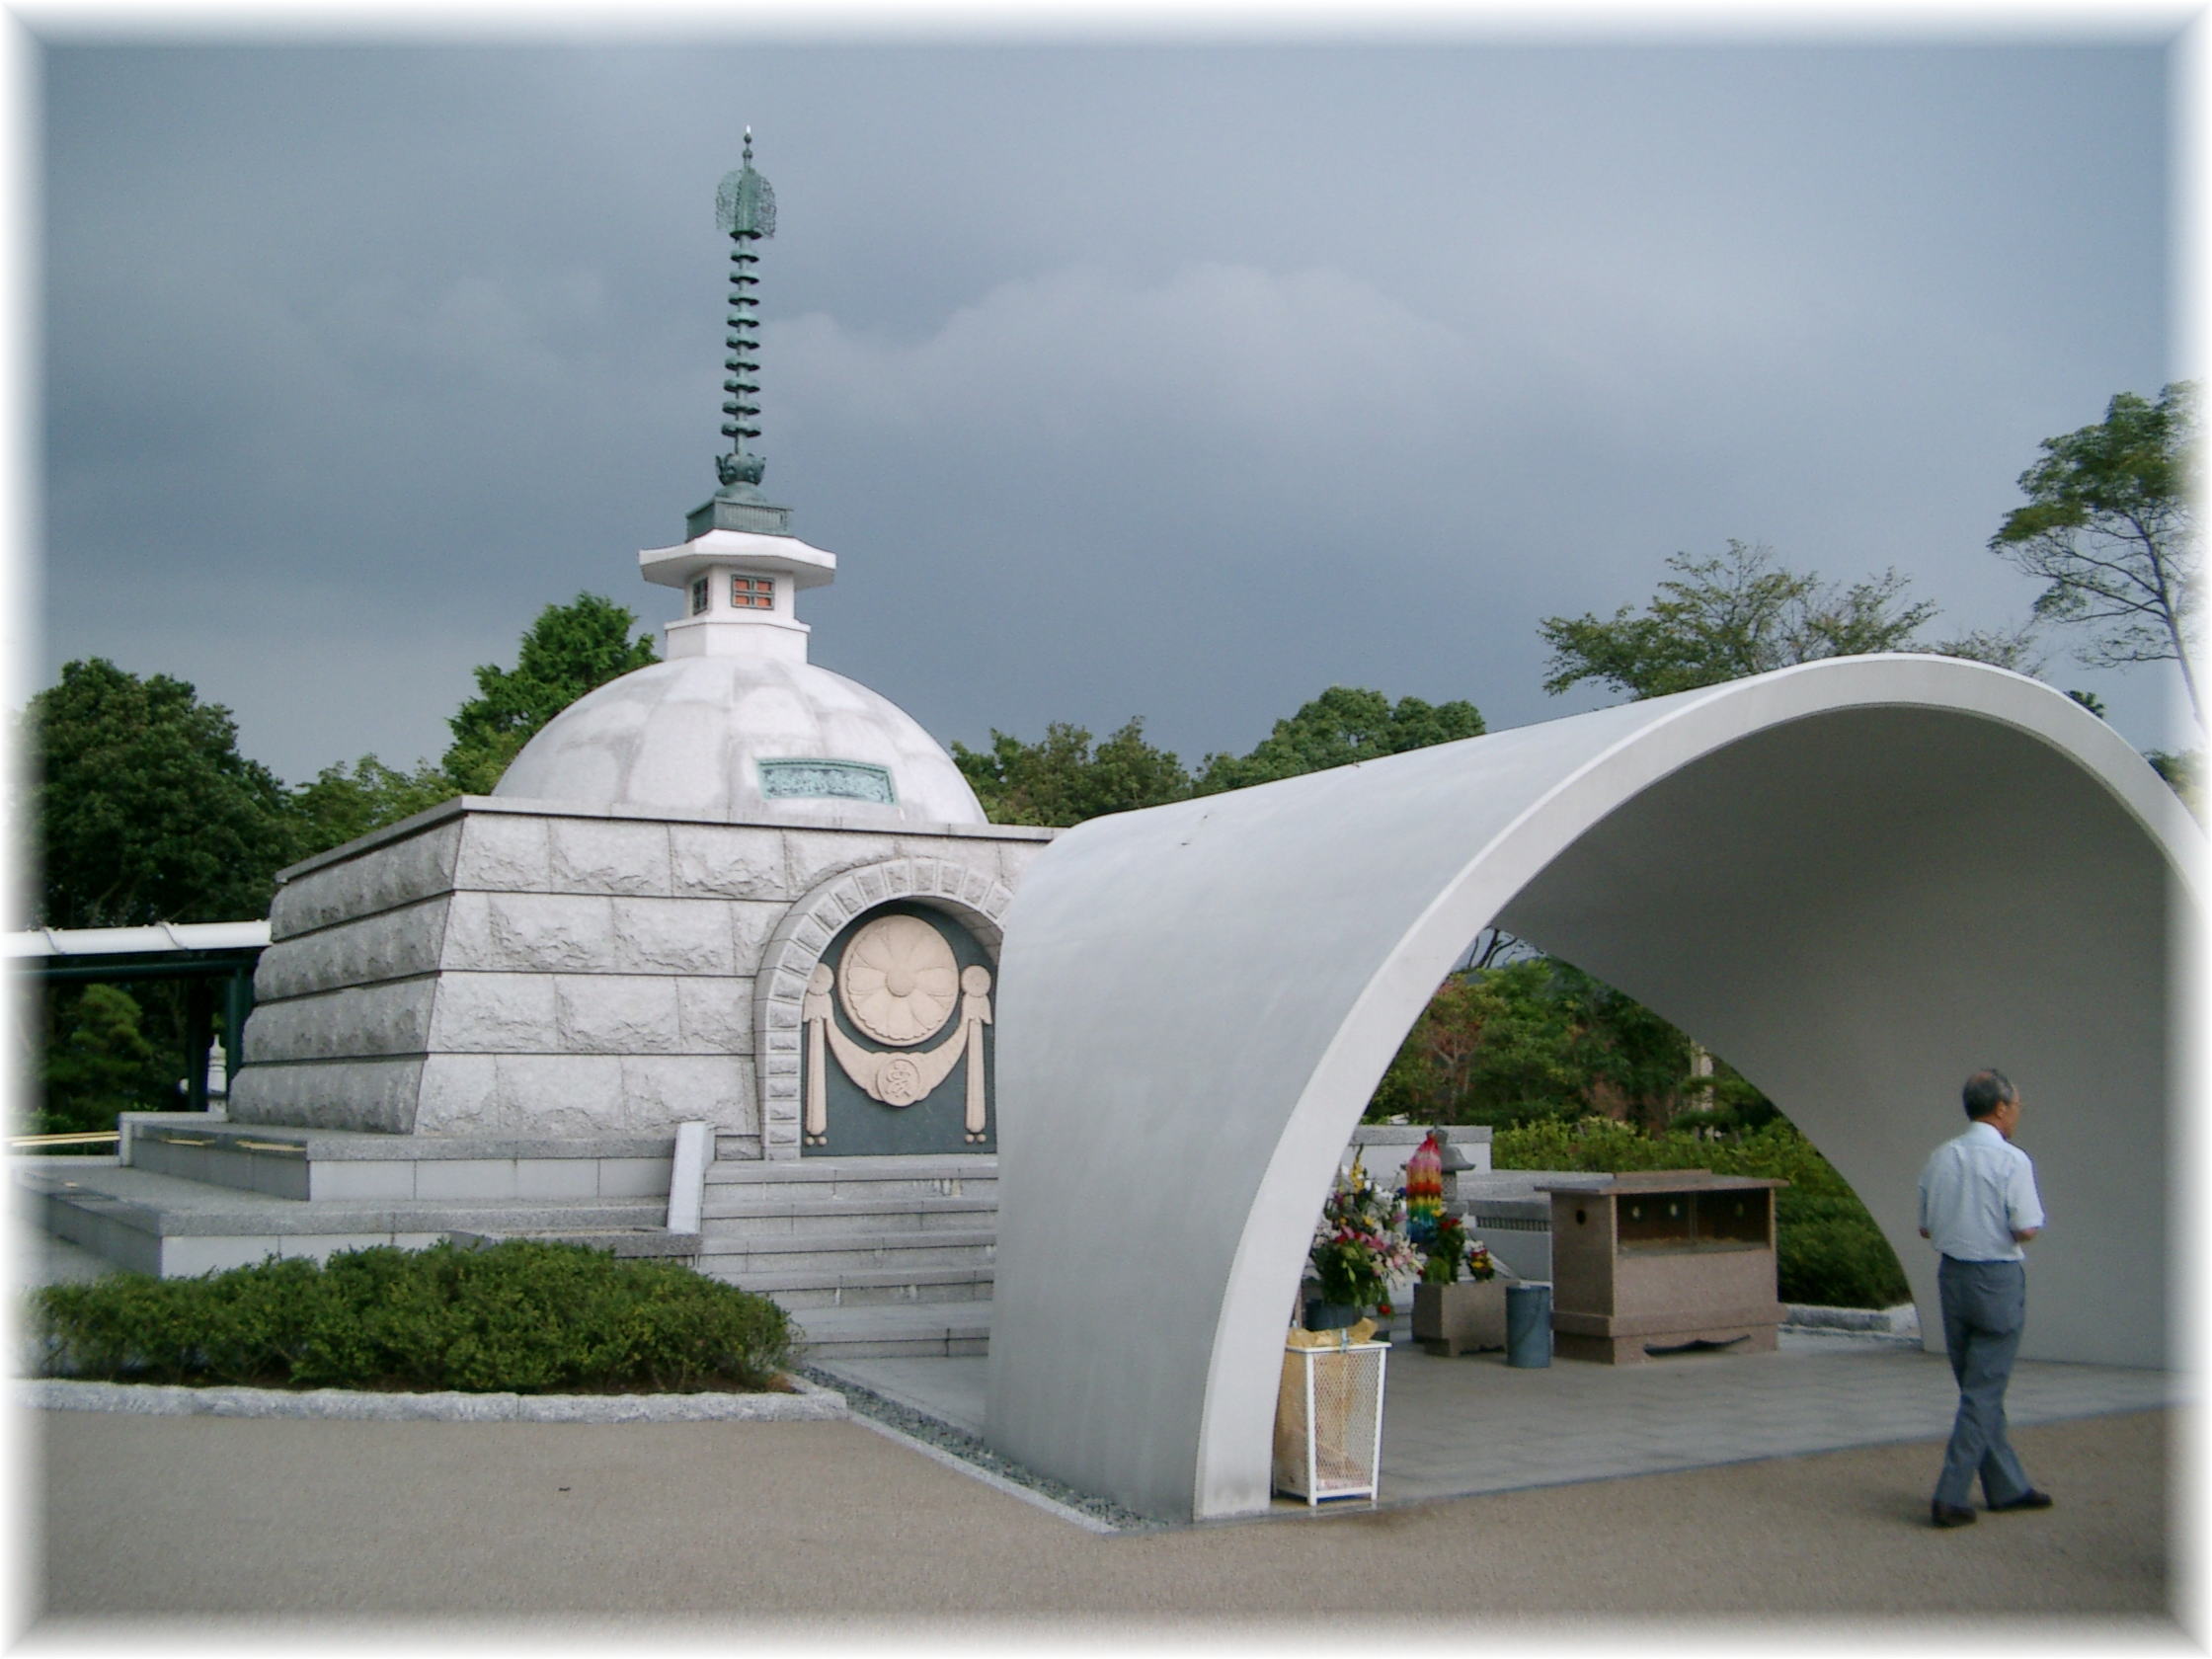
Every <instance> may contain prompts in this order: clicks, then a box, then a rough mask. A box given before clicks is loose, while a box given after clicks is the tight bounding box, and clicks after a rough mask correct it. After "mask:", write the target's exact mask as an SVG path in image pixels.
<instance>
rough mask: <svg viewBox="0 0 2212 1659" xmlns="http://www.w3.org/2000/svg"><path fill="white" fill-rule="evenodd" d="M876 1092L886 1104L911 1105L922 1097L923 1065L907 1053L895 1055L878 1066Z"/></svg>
mask: <svg viewBox="0 0 2212 1659" xmlns="http://www.w3.org/2000/svg"><path fill="white" fill-rule="evenodd" d="M876 1093H878V1094H879V1095H881V1096H882V1097H883V1103H884V1104H885V1105H886V1106H911V1105H912V1104H913V1103H914V1102H915V1101H917V1100H919V1099H920V1098H921V1067H918V1066H916V1065H915V1064H914V1063H913V1062H912V1061H910V1060H909V1059H908V1058H907V1057H906V1056H905V1055H893V1056H892V1057H891V1058H890V1059H889V1060H887V1061H885V1062H884V1063H883V1065H882V1066H881V1067H877V1070H876Z"/></svg>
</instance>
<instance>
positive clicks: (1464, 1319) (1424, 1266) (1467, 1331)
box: [1413, 1216, 1505, 1356]
mask: <svg viewBox="0 0 2212 1659" xmlns="http://www.w3.org/2000/svg"><path fill="white" fill-rule="evenodd" d="M1462 1273H1463V1274H1465V1275H1466V1282H1464V1283H1462V1280H1461V1277H1460V1276H1461V1275H1462ZM1413 1336H1414V1340H1415V1341H1417V1342H1419V1343H1420V1344H1421V1345H1422V1346H1423V1347H1425V1348H1427V1349H1428V1351H1429V1352H1430V1353H1432V1354H1443V1355H1447V1356H1450V1355H1456V1354H1462V1353H1465V1352H1467V1351H1468V1350H1470V1349H1479V1348H1503V1347H1504V1346H1505V1286H1504V1285H1503V1284H1501V1283H1499V1281H1498V1267H1497V1263H1496V1262H1495V1261H1493V1260H1492V1259H1491V1257H1490V1249H1489V1246H1488V1245H1486V1244H1484V1243H1483V1242H1482V1241H1481V1240H1480V1239H1473V1240H1469V1239H1468V1237H1467V1232H1466V1224H1465V1223H1463V1222H1462V1221H1461V1220H1460V1218H1459V1217H1457V1216H1445V1217H1443V1218H1441V1219H1440V1220H1439V1221H1438V1223H1437V1225H1436V1232H1435V1234H1434V1235H1433V1236H1432V1237H1431V1239H1430V1241H1429V1247H1428V1250H1427V1252H1426V1253H1425V1254H1424V1256H1423V1258H1422V1262H1421V1282H1420V1283H1419V1284H1418V1285H1416V1286H1414V1287H1413Z"/></svg>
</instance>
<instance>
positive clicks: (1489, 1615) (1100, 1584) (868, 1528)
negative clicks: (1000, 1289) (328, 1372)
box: [26, 1411, 2184, 1649]
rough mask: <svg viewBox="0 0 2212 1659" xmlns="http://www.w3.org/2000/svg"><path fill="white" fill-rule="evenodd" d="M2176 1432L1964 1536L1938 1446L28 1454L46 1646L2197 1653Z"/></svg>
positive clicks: (2083, 1438) (130, 1449) (2032, 1463)
mask: <svg viewBox="0 0 2212 1659" xmlns="http://www.w3.org/2000/svg"><path fill="white" fill-rule="evenodd" d="M2172 1416H2173V1414H2172V1413H2169V1412H2167V1411H2143V1412H2131V1413H2124V1414H2119V1415H2112V1416H2104V1417H2097V1418H2092V1419H2086V1420H2082V1421H2077V1422H2070V1423H2057V1424H2049V1425H2044V1426H2040V1427H2032V1428H2025V1429H2022V1430H2021V1431H2020V1433H2019V1436H2018V1440H2019V1445H2020V1449H2021V1452H2022V1454H2023V1456H2024V1457H2025V1459H2026V1461H2027V1462H2028V1465H2029V1467H2030V1468H2031V1469H2032V1470H2033V1471H2034V1473H2035V1476H2036V1478H2037V1479H2038V1480H2040V1481H2042V1482H2044V1483H2045V1484H2046V1485H2048V1486H2049V1487H2051V1488H2052V1489H2053V1490H2054V1491H2055V1492H2056V1493H2058V1494H2059V1497H2060V1507H2058V1508H2057V1509H2054V1510H2051V1511H2049V1512H2047V1513H2043V1514H2035V1515H2005V1516H1985V1517H1984V1518H1983V1519H1982V1521H1981V1522H1980V1523H1979V1524H1978V1525H1976V1526H1974V1527H1972V1528H1968V1529H1962V1530H1960V1531H1958V1532H1955V1533H1936V1532H1934V1531H1933V1530H1931V1529H1929V1528H1928V1527H1927V1525H1926V1516H1925V1512H1926V1505H1927V1490H1928V1484H1929V1476H1930V1471H1931V1468H1932V1466H1933V1461H1934V1456H1935V1452H1934V1448H1932V1447H1930V1446H1927V1445H1904V1446H1885V1447H1870V1448H1862V1449H1858V1450H1854V1451H1848V1452H1835V1453H1825V1454H1820V1455H1816V1456H1811V1457H1802V1458H1782V1459H1773V1460H1768V1461H1764V1462H1751V1463H1737V1464H1731V1465H1728V1466H1724V1467H1718V1468H1706V1469H1699V1470H1689V1471H1683V1472H1677V1473H1668V1474H1656V1475H1647V1476H1643V1477H1640V1478H1631V1479H1619V1480H1605V1481H1593V1482H1586V1483H1581V1484H1576V1485H1569V1486H1552V1487H1544V1488H1540V1489H1532V1490H1524V1491H1518V1492H1506V1493H1499V1494H1495V1495H1491V1496H1486V1497H1476V1498H1461V1499H1452V1500H1446V1501H1439V1502H1432V1503H1426V1504H1417V1505H1407V1506H1402V1507H1395V1508H1384V1509H1382V1510H1370V1511H1365V1512H1343V1513H1324V1514H1322V1515H1321V1516H1319V1517H1314V1518H1308V1517H1306V1516H1305V1515H1304V1514H1303V1513H1301V1514H1300V1515H1297V1516H1295V1517H1292V1518H1288V1519H1285V1520H1279V1521H1264V1522H1259V1523H1252V1524H1244V1525H1235V1526H1217V1527H1200V1528H1185V1529H1181V1530H1176V1531H1169V1532H1160V1533H1151V1534H1137V1535H1122V1536H1115V1537H1100V1536H1097V1535H1095V1534H1091V1533H1087V1532H1084V1531H1082V1530H1080V1529H1078V1528H1076V1527H1072V1526H1069V1525H1067V1524H1066V1523H1065V1522H1062V1521H1059V1520H1057V1519H1055V1518H1054V1517H1052V1516H1050V1515H1047V1514H1045V1513H1043V1512H1041V1511H1039V1510H1038V1509H1036V1508H1035V1507H1033V1506H1031V1505H1029V1504H1027V1503H1024V1502H1022V1501H1020V1500H1019V1499H1016V1498H1013V1497H1010V1496H1007V1495H1006V1494H1004V1493H1001V1492H997V1491H993V1490H991V1489H990V1488H988V1487H986V1486H984V1485H982V1484H980V1483H979V1482H977V1481H975V1480H973V1479H970V1478H968V1477H967V1476H965V1475H963V1474H960V1473H957V1472H955V1471H953V1470H951V1469H948V1468H945V1467H943V1466H941V1465H940V1464H938V1463H935V1462H930V1461H928V1460H927V1459H924V1458H922V1457H919V1456H917V1455H916V1454H915V1453H913V1452H912V1451H911V1450H909V1448H907V1447H906V1446H903V1445H901V1444H899V1443H897V1442H895V1441H892V1440H889V1439H886V1438H884V1437H883V1436H881V1435H879V1434H877V1433H874V1432H872V1431H871V1430H869V1429H868V1428H866V1427H864V1426H862V1425H860V1424H857V1423H792V1424H742V1423H741V1424H646V1425H627V1426H619V1427H606V1426H596V1425H569V1424H561V1425H540V1424H508V1423H493V1424H453V1423H363V1422H307V1421H298V1420H292V1419H258V1420H256V1419H236V1418H219V1417H170V1418H150V1417H125V1416H113V1415H105V1414H95V1413H74V1412H52V1413H42V1414H40V1419H39V1421H38V1423H37V1436H36V1438H37V1441H38V1443H39V1456H37V1457H36V1458H34V1459H32V1460H30V1461H29V1462H28V1464H27V1469H26V1472H28V1473H30V1474H32V1475H33V1481H32V1486H33V1490H34V1491H35V1492H36V1493H37V1494H38V1497H37V1501H36V1504H35V1507H34V1510H33V1513H32V1515H31V1516H30V1519H31V1521H32V1522H33V1533H32V1536H33V1537H35V1539H36V1540H37V1541H39V1542H40V1543H42V1545H43V1560H42V1564H41V1565H40V1567H39V1568H38V1569H37V1571H36V1573H35V1582H36V1583H37V1584H38V1585H39V1586H40V1588H41V1590H42V1615H43V1619H42V1622H41V1623H40V1625H39V1626H38V1628H37V1629H36V1630H35V1631H34V1633H33V1637H32V1644H33V1646H34V1647H35V1646H37V1645H41V1644H42V1642H43V1640H44V1639H45V1638H54V1639H57V1640H61V1639H67V1638H104V1639H105V1640H107V1641H110V1642H113V1641H116V1640H118V1638H122V1637H128V1638H131V1639H133V1641H134V1644H137V1643H142V1642H143V1641H144V1639H145V1638H146V1636H147V1634H148V1627H147V1626H145V1625H141V1624H138V1623H135V1622H131V1621H139V1620H152V1621H154V1623H153V1624H152V1626H151V1628H152V1629H154V1630H159V1631H161V1632H163V1633H171V1632H175V1631H178V1630H186V1631H205V1630H212V1629H213V1628H215V1627H217V1626H219V1627H223V1628H228V1627H230V1626H233V1625H235V1624H236V1623H237V1622H238V1621H241V1620H244V1621H248V1622H250V1624H251V1628H252V1630H253V1631H254V1632H256V1633H258V1634H260V1635H264V1636H268V1635H273V1634H276V1633H279V1632H289V1633H291V1634H293V1635H306V1634H330V1633H334V1632H337V1631H340V1630H343V1629H347V1628H349V1627H351V1624H352V1623H353V1622H355V1621H365V1622H366V1624H367V1626H368V1627H370V1628H375V1629H386V1630H388V1629H389V1628H391V1626H390V1624H389V1621H390V1620H394V1619H401V1620H424V1619H427V1620H448V1621H449V1620H498V1621H501V1623H500V1626H499V1627H500V1628H503V1629H506V1630H508V1631H510V1632H511V1633H512V1632H515V1631H519V1630H522V1629H524V1628H525V1627H528V1628H536V1627H537V1626H538V1625H539V1624H541V1623H543V1621H545V1620H552V1621H553V1623H554V1624H555V1625H556V1626H557V1627H558V1630H559V1631H560V1632H562V1633H567V1634H579V1633H587V1634H588V1633H590V1632H591V1631H593V1630H602V1631H603V1630H604V1629H605V1628H606V1626H603V1625H600V1624H597V1623H595V1622H594V1621H597V1620H617V1619H619V1620H623V1621H624V1623H623V1626H622V1629H623V1631H624V1633H625V1638H626V1640H631V1641H634V1640H635V1638H636V1637H637V1636H638V1635H639V1634H640V1631H641V1626H640V1625H639V1624H638V1623H637V1622H636V1621H637V1620H672V1621H674V1622H673V1623H672V1625H671V1626H670V1628H671V1630H672V1631H673V1632H675V1633H678V1634H680V1633H682V1632H683V1631H685V1630H688V1631H691V1632H693V1633H695V1634H705V1635H723V1634H732V1633H736V1632H739V1631H741V1630H742V1631H745V1632H750V1633H751V1634H754V1635H756V1636H757V1635H761V1634H764V1633H767V1632H769V1631H771V1630H773V1629H776V1628H778V1627H779V1626H778V1625H777V1623H776V1621H778V1620H796V1621H798V1626H797V1630H796V1633H797V1634H800V1635H805V1634H808V1633H813V1634H816V1635H824V1636H830V1635H838V1634H839V1633H840V1632H841V1633H842V1635H843V1636H844V1637H849V1636H851V1635H853V1634H856V1633H858V1632H860V1631H863V1630H867V1631H873V1632H876V1633H879V1634H882V1633H891V1634H899V1635H902V1636H906V1637H916V1636H919V1637H922V1638H925V1639H933V1640H941V1639H944V1638H945V1637H946V1636H947V1635H948V1634H952V1633H957V1632H958V1631H959V1630H960V1629H961V1628H963V1627H964V1621H968V1622H972V1621H975V1620H986V1621H987V1622H988V1624H989V1625H990V1626H991V1627H993V1628H997V1629H999V1630H1001V1631H1003V1630H1004V1629H1007V1628H1016V1629H1018V1628H1020V1627H1021V1626H1020V1625H1019V1624H1018V1623H1017V1624H1015V1625H1012V1626H1009V1625H1007V1624H1006V1623H1005V1621H1006V1620H1017V1621H1018V1620H1023V1619H1027V1618H1035V1617H1049V1618H1050V1619H1051V1620H1053V1622H1052V1624H1051V1626H1050V1627H1051V1629H1052V1630H1054V1631H1055V1632H1057V1633H1059V1634H1061V1635H1067V1634H1070V1633H1073V1632H1075V1631H1078V1630H1091V1631H1096V1630H1109V1631H1119V1632H1122V1633H1124V1634H1125V1635H1126V1634H1127V1633H1128V1632H1129V1631H1130V1630H1132V1629H1133V1628H1146V1627H1156V1626H1159V1625H1162V1624H1164V1625H1168V1626H1175V1627H1183V1628H1187V1629H1189V1630H1191V1631H1192V1632H1193V1633H1196V1632H1197V1631H1198V1630H1200V1629H1201V1628H1215V1629H1217V1633H1218V1634H1225V1633H1228V1632H1226V1631H1221V1630H1219V1629H1218V1627H1216V1626H1214V1625H1213V1624H1212V1623H1211V1621H1212V1620H1216V1619H1218V1618H1220V1617H1222V1616H1229V1617H1232V1618H1234V1619H1235V1620H1238V1621H1239V1623H1238V1625H1237V1626H1236V1629H1237V1630H1240V1631H1242V1632H1243V1633H1245V1634H1247V1635H1248V1634H1249V1633H1250V1632H1251V1631H1252V1630H1253V1629H1255V1628H1264V1627H1266V1626H1267V1624H1268V1623H1269V1622H1270V1621H1274V1620H1293V1621H1297V1622H1296V1628H1297V1630H1298V1631H1299V1632H1300V1633H1301V1634H1303V1635H1304V1636H1305V1637H1308V1638H1310V1637H1311V1636H1312V1635H1313V1634H1314V1633H1315V1632H1316V1631H1317V1630H1325V1629H1329V1628H1337V1629H1340V1630H1341V1629H1347V1628H1350V1629H1359V1630H1362V1631H1363V1632H1364V1630H1365V1626H1366V1625H1367V1624H1372V1623H1374V1622H1375V1621H1377V1620H1390V1619H1393V1618H1397V1617H1401V1616H1402V1617H1413V1618H1419V1619H1422V1620H1448V1621H1452V1622H1454V1623H1456V1624H1462V1625H1464V1626H1465V1627H1466V1628H1465V1630H1464V1631H1463V1634H1464V1635H1466V1636H1473V1635H1476V1634H1481V1633H1487V1634H1488V1635H1492V1636H1495V1635H1499V1634H1503V1633H1505V1630H1504V1629H1503V1628H1501V1626H1500V1625H1499V1623H1498V1621H1499V1620H1528V1619H1537V1620H1559V1619H1573V1620H1590V1619H1593V1618H1595V1619H1598V1620H1631V1621H1633V1620H1654V1619H1667V1620H1676V1619H1682V1618H1690V1619H1716V1618H1729V1617H1738V1616H1743V1615H1766V1616H1778V1617H1810V1618H1812V1619H1815V1620H1823V1621H1832V1620H1838V1619H1844V1620H1848V1621H1849V1622H1850V1623H1851V1624H1852V1625H1853V1626H1854V1627H1857V1625H1858V1624H1859V1623H1860V1622H1861V1621H1862V1620H1866V1619H1869V1618H1874V1619H1882V1618H1888V1617H1899V1618H1903V1619H1906V1620H1930V1619H1936V1618H1947V1617H1951V1616H1961V1615H1972V1616H1975V1617H1976V1618H1977V1619H1978V1620H2001V1621H2008V1622H2007V1623H2006V1624H1987V1623H1980V1624H1977V1626H1976V1629H1977V1632H1978V1633H1979V1634H1981V1635H1984V1636H2002V1635H2004V1633H2005V1630H2006V1629H2007V1628H2009V1627H2010V1621H2017V1620H2031V1621H2032V1623H2031V1624H2030V1625H2027V1626H2024V1627H2022V1628H2021V1630H2020V1631H2019V1634H2020V1635H2021V1636H2022V1637H2023V1638H2026V1639H2029V1640H2030V1641H2031V1643H2033V1644H2039V1643H2040V1642H2042V1641H2044V1640H2048V1639H2052V1638H2062V1637H2063V1638H2069V1639H2071V1638H2073V1637H2080V1638H2082V1639H2089V1638H2090V1637H2092V1636H2094V1637H2095V1638H2096V1639H2098V1640H2100V1641H2101V1640H2105V1639H2109V1638H2110V1637H2111V1636H2112V1635H2113V1634H2115V1633H2118V1634H2125V1635H2136V1636H2141V1637H2145V1638H2150V1639H2151V1640H2152V1641H2153V1642H2154V1644H2155V1645H2157V1646H2160V1647H2169V1646H2172V1647H2174V1648H2176V1649H2178V1648H2179V1647H2181V1646H2182V1645H2184V1644H2183V1643H2182V1640H2181V1636H2180V1632H2179V1630H2178V1627H2177V1626H2176V1625H2175V1623H2174V1622H2173V1617H2172V1615H2171V1614H2170V1613H2169V1611H2168V1609H2169V1601H2170V1597H2171V1595H2172V1591H2173V1579H2172V1572H2171V1569H2170V1566H2169V1547H2168V1535H2167V1522H2166V1512H2167V1498H2168V1480H2167V1467H2168V1456H2169V1444H2168V1443H2169V1436H2170V1433H2171V1419H2172ZM118 1620H120V1621H125V1622H117V1621H118ZM208 1620H214V1621H216V1626H208V1625H207V1624H206V1621H208ZM1247 1620H1249V1621H1257V1622H1254V1623H1245V1622H1243V1621H1247ZM1315 1620H1321V1621H1322V1622H1321V1623H1319V1624H1316V1623H1315V1622H1314V1621H1315ZM1344 1620H1355V1621H1358V1622H1355V1623H1353V1624H1351V1625H1349V1626H1348V1625H1346V1624H1345V1623H1344V1622H1343V1621H1344ZM1193 1621H1207V1622H1205V1623H1203V1624H1199V1623H1194V1622H1193ZM1578 1631H1579V1633H1580V1634H1583V1635H1588V1634H1590V1633H1591V1632H1590V1630H1589V1629H1588V1628H1587V1627H1583V1626H1578ZM1155 1633H1157V1632H1156V1630H1155ZM1863 1633H1864V1632H1863V1631H1861V1634H1863ZM2162 1638H2163V1639H2162ZM1361 1639H1362V1640H1363V1641H1366V1640H1369V1639H1372V1638H1370V1637H1369V1636H1367V1635H1366V1634H1364V1633H1363V1635H1362V1637H1361ZM1385 1639H1390V1640H1393V1641H1394V1640H1396V1639H1399V1638H1395V1637H1392V1638H1385ZM2015 1645H2016V1644H2015Z"/></svg>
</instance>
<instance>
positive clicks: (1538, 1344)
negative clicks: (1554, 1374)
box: [1505, 1285, 1551, 1367]
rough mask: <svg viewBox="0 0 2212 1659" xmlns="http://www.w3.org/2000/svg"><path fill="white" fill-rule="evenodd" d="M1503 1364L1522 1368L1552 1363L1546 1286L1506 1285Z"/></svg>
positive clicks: (1549, 1292) (1549, 1316) (1548, 1291)
mask: <svg viewBox="0 0 2212 1659" xmlns="http://www.w3.org/2000/svg"><path fill="white" fill-rule="evenodd" d="M1505 1363H1506V1364H1507V1365H1509V1366H1523V1367H1531V1366H1547V1365H1549V1364H1550V1363H1551V1287H1550V1286H1549V1285H1508V1286H1507V1287H1506V1288H1505Z"/></svg>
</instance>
